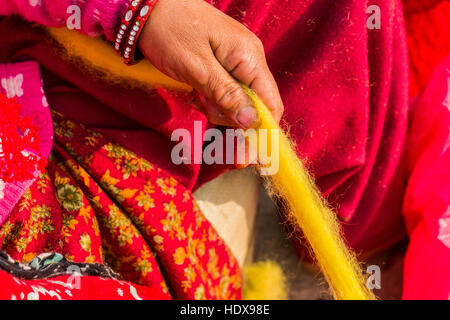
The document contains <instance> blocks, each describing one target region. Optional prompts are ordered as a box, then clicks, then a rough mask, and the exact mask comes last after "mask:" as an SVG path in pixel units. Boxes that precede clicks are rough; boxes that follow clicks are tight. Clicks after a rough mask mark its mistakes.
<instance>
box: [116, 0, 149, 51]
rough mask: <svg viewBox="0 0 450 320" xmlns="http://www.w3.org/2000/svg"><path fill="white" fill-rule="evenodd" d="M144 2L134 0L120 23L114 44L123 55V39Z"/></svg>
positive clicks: (142, 0)
mask: <svg viewBox="0 0 450 320" xmlns="http://www.w3.org/2000/svg"><path fill="white" fill-rule="evenodd" d="M143 2H144V0H133V1H132V2H131V3H130V5H129V7H128V10H127V12H126V13H125V16H124V17H123V19H122V23H121V24H120V29H119V32H117V36H116V41H115V44H114V49H115V50H116V52H117V53H118V54H119V55H121V56H122V51H123V50H122V49H123V46H122V41H123V39H124V38H126V37H127V34H128V30H129V27H130V24H131V23H132V22H133V20H134V16H135V14H136V11H137V10H138V9H139V7H140V6H141V5H142V3H143Z"/></svg>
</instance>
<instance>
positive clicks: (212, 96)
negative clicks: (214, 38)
mask: <svg viewBox="0 0 450 320" xmlns="http://www.w3.org/2000/svg"><path fill="white" fill-rule="evenodd" d="M201 60H203V61H202V62H201V63H200V64H197V65H196V66H195V69H196V71H195V72H193V73H191V74H192V75H193V76H192V77H191V79H190V81H189V82H190V83H192V84H193V85H194V87H195V88H196V89H197V90H198V91H200V92H201V93H202V94H203V95H204V96H205V97H206V98H208V100H209V101H210V103H207V104H206V105H205V106H204V109H205V113H207V116H208V115H209V116H211V117H212V118H213V119H214V120H216V121H218V122H220V124H225V125H230V124H231V125H234V126H236V125H237V126H239V127H241V128H243V129H247V128H251V127H252V126H253V125H254V124H255V122H256V121H257V118H258V115H257V113H256V110H255V108H254V107H253V104H252V102H251V101H250V99H249V97H248V96H247V95H246V93H245V92H244V90H243V89H242V87H241V85H240V84H239V82H238V81H237V80H236V79H234V78H233V77H232V76H231V75H230V74H229V73H228V72H227V71H226V70H225V69H224V68H223V66H222V65H221V64H220V63H219V62H218V61H217V59H216V58H215V56H214V55H213V53H212V51H211V52H210V55H208V56H207V57H204V58H203V59H201ZM208 119H209V117H208ZM213 119H210V121H212V120H213ZM214 123H215V122H214Z"/></svg>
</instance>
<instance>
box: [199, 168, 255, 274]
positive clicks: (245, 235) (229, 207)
mask: <svg viewBox="0 0 450 320" xmlns="http://www.w3.org/2000/svg"><path fill="white" fill-rule="evenodd" d="M260 191H261V183H260V180H259V178H258V177H257V176H256V174H255V172H254V169H252V168H246V169H242V170H233V171H229V172H226V173H224V174H222V175H220V176H219V177H217V178H215V179H214V180H212V181H210V182H208V183H206V184H204V185H203V186H202V187H201V188H199V189H198V190H197V191H196V192H194V198H195V200H196V201H197V203H198V205H199V207H200V209H201V210H202V212H203V213H204V215H205V216H206V218H207V219H208V220H209V221H210V222H211V224H212V225H213V226H214V228H215V229H216V230H217V232H218V233H219V235H220V236H221V237H222V239H224V241H225V243H226V244H227V245H228V247H229V248H230V250H231V252H233V254H234V255H235V257H236V259H237V260H238V261H239V264H240V265H241V266H242V265H243V263H244V260H245V258H246V256H247V252H248V249H249V246H250V241H251V237H252V234H253V227H254V222H255V216H256V212H257V209H258V200H259V195H260Z"/></svg>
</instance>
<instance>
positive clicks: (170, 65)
mask: <svg viewBox="0 0 450 320" xmlns="http://www.w3.org/2000/svg"><path fill="white" fill-rule="evenodd" d="M139 48H140V50H141V51H142V53H143V54H144V56H145V57H146V58H147V59H149V60H150V62H151V63H152V64H153V65H154V66H155V67H156V68H158V69H159V70H160V71H162V72H163V73H165V74H167V75H168V76H170V77H171V78H173V79H175V80H178V81H182V82H186V83H187V84H189V85H190V86H192V87H194V88H196V89H197V90H198V91H199V92H200V93H202V94H203V95H204V96H205V97H206V98H207V99H208V102H207V103H205V104H204V106H203V109H204V110H203V111H204V112H205V114H206V116H207V117H208V120H209V121H211V122H212V123H215V124H220V125H229V126H239V127H242V128H249V127H251V126H252V125H253V124H254V123H255V121H256V120H257V115H256V110H255V109H254V108H253V106H252V103H251V101H250V100H249V98H248V97H247V95H246V94H245V93H244V91H243V90H242V88H241V87H240V85H239V82H238V81H240V82H242V83H244V84H246V85H248V86H249V87H250V88H252V89H254V90H255V91H256V92H257V93H258V95H259V96H260V97H261V98H262V99H263V101H264V102H265V103H266V104H267V106H268V107H269V108H270V110H271V112H272V114H273V116H274V118H275V119H276V120H277V121H279V120H280V118H281V116H282V114H283V103H282V101H281V98H280V94H279V92H278V88H277V85H276V83H275V80H274V78H273V76H272V74H271V73H270V70H269V68H268V66H267V63H266V59H265V56H264V48H263V45H262V44H261V41H260V40H259V39H258V37H256V36H255V35H254V34H253V33H252V32H250V31H249V30H248V29H247V28H246V27H244V26H243V25H242V24H240V23H239V22H237V21H236V20H234V19H232V18H231V17H229V16H227V15H225V14H224V13H222V12H221V11H219V10H217V9H215V8H214V7H213V6H211V5H210V4H208V3H206V2H204V0H160V1H159V3H158V4H157V5H156V6H155V8H154V10H153V12H152V14H151V16H150V19H149V20H148V22H147V24H146V26H145V27H144V30H143V33H142V34H141V37H140V40H139Z"/></svg>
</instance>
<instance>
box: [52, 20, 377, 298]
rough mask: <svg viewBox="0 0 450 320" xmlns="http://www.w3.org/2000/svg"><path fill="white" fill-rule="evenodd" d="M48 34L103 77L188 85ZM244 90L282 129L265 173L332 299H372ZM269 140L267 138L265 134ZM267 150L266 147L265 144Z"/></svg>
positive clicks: (304, 177) (285, 143) (99, 46)
mask: <svg viewBox="0 0 450 320" xmlns="http://www.w3.org/2000/svg"><path fill="white" fill-rule="evenodd" d="M48 30H49V33H50V34H51V36H52V37H53V38H54V39H55V40H56V41H57V42H59V44H60V45H61V46H62V47H63V48H64V49H65V50H66V54H67V56H68V57H69V58H72V57H78V58H80V59H81V61H82V62H83V63H85V64H86V66H87V67H88V68H93V69H95V70H97V71H101V75H100V76H101V77H102V79H103V80H105V81H109V82H112V83H120V84H123V85H125V86H128V87H130V86H135V87H143V86H144V87H147V88H154V87H156V86H163V87H167V88H171V89H180V90H185V91H187V90H192V89H191V88H190V87H189V86H187V85H185V84H181V83H179V82H177V81H175V80H172V79H170V78H168V77H166V76H165V75H163V74H162V73H160V72H159V71H158V70H156V68H154V67H153V66H152V65H151V64H150V63H148V62H146V61H144V62H141V63H139V64H137V65H136V66H133V67H127V66H125V65H124V64H123V63H122V61H121V59H120V58H119V57H117V56H115V55H116V53H115V52H114V50H113V49H112V48H111V47H110V45H109V44H106V43H105V42H104V41H102V40H101V39H99V38H88V37H86V36H82V35H79V34H78V33H76V32H74V31H67V30H65V29H55V28H49V29H48ZM244 90H245V91H246V93H247V94H248V95H249V97H250V98H251V99H252V101H253V102H254V105H255V107H256V109H257V111H258V114H259V118H260V123H259V127H258V128H259V129H267V130H268V131H270V130H271V129H275V130H280V131H279V132H280V133H281V134H280V139H279V142H278V143H279V170H278V172H277V173H276V174H274V175H272V176H266V178H267V179H268V180H269V181H270V184H271V185H272V187H273V189H274V193H275V195H276V196H277V197H279V198H280V199H282V200H283V202H284V205H285V206H286V210H287V212H288V214H289V217H290V219H292V221H293V222H294V223H295V225H297V226H299V227H300V228H301V229H302V231H303V233H304V235H305V237H306V239H307V240H308V242H309V244H310V246H311V248H312V250H313V252H314V255H315V257H316V259H317V262H318V265H319V267H320V268H321V270H322V272H323V274H324V275H325V278H326V279H327V281H328V283H329V284H330V287H331V290H332V292H333V295H334V297H335V298H336V299H374V298H375V297H374V295H373V294H372V292H371V291H370V290H368V289H367V287H366V286H365V281H364V277H363V276H362V272H361V270H360V267H359V265H358V263H357V260H356V258H355V256H354V254H353V253H352V252H351V251H349V250H348V249H347V247H346V245H345V244H344V241H343V240H342V237H341V234H340V228H339V224H338V222H337V221H336V216H335V214H334V213H333V212H332V211H331V210H330V209H329V208H328V206H327V204H326V203H325V202H324V200H323V199H322V197H321V196H320V193H319V192H318V190H317V188H316V186H315V184H314V182H313V181H312V179H311V178H310V176H309V174H308V172H307V171H306V169H305V168H304V166H303V164H302V162H301V161H300V160H299V158H298V157H297V155H296V153H295V151H294V149H293V148H292V145H291V142H290V140H289V139H288V138H287V136H285V135H284V134H283V133H282V131H281V129H280V128H279V126H278V124H277V123H276V122H275V121H274V120H273V118H272V115H271V114H270V112H269V110H268V109H267V107H266V106H265V105H264V103H263V102H262V101H261V100H260V99H259V98H258V97H257V95H256V94H255V93H254V92H253V91H251V90H250V89H248V88H246V87H244ZM269 141H270V139H269ZM267 148H268V149H269V150H270V147H267Z"/></svg>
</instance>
